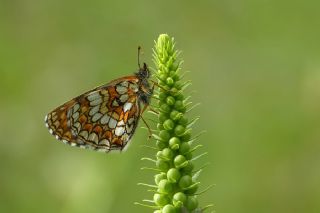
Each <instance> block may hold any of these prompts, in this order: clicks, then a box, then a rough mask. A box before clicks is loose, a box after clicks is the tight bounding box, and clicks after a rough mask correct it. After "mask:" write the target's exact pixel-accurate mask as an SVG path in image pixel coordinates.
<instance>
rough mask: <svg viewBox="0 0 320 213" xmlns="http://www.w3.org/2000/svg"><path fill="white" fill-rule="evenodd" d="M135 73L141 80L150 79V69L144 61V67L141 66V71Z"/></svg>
mask: <svg viewBox="0 0 320 213" xmlns="http://www.w3.org/2000/svg"><path fill="white" fill-rule="evenodd" d="M135 74H136V76H137V77H138V78H139V79H140V80H148V78H149V77H150V71H149V69H148V66H147V64H146V63H143V67H139V71H138V72H136V73H135Z"/></svg>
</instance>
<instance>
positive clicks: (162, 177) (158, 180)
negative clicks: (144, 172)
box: [154, 172, 167, 185]
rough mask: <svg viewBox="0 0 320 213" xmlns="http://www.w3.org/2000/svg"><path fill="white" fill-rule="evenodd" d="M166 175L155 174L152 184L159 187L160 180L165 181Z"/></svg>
mask: <svg viewBox="0 0 320 213" xmlns="http://www.w3.org/2000/svg"><path fill="white" fill-rule="evenodd" d="M166 177H167V176H166V174H165V173H163V172H162V173H160V174H157V175H155V176H154V182H155V183H156V184H157V185H159V182H160V181H161V180H163V179H166Z"/></svg>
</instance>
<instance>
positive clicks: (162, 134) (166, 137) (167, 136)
mask: <svg viewBox="0 0 320 213" xmlns="http://www.w3.org/2000/svg"><path fill="white" fill-rule="evenodd" d="M159 137H160V138H161V139H162V140H163V141H168V140H169V139H170V133H169V131H168V130H161V131H160V133H159Z"/></svg>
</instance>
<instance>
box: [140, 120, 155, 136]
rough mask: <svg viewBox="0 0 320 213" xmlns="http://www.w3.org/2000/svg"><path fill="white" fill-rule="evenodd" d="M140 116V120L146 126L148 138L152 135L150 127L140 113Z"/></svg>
mask: <svg viewBox="0 0 320 213" xmlns="http://www.w3.org/2000/svg"><path fill="white" fill-rule="evenodd" d="M140 117H141V120H142V121H143V123H144V124H145V125H146V127H147V129H148V132H149V135H148V139H149V140H150V139H151V136H152V131H151V128H150V126H149V124H148V123H147V122H146V120H145V119H144V118H143V117H142V115H140Z"/></svg>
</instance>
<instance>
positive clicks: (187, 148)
mask: <svg viewBox="0 0 320 213" xmlns="http://www.w3.org/2000/svg"><path fill="white" fill-rule="evenodd" d="M170 140H171V139H170ZM189 151H190V144H189V143H188V142H183V143H181V144H180V148H179V152H180V153H181V154H185V153H187V152H189Z"/></svg>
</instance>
